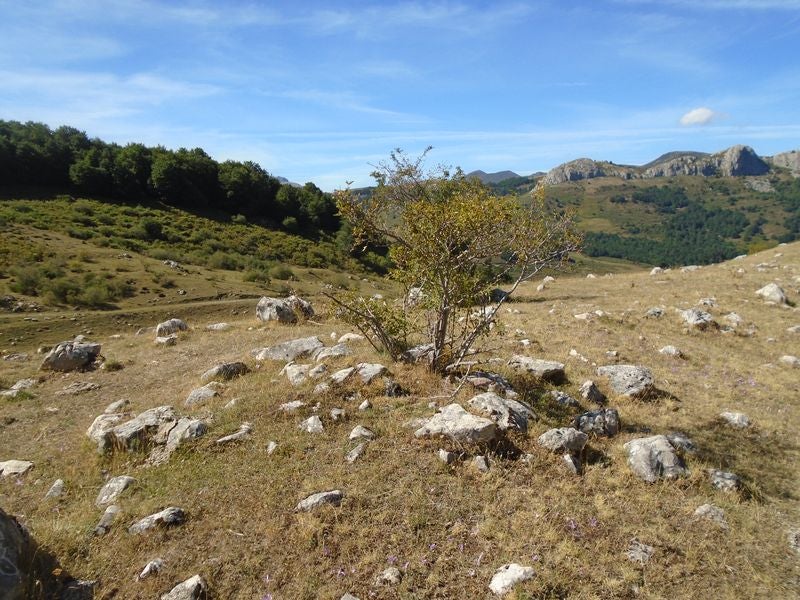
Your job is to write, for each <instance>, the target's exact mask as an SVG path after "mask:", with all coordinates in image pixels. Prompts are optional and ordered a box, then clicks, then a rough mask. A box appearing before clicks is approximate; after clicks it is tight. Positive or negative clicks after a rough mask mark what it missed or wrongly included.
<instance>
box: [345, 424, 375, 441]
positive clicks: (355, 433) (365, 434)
mask: <svg viewBox="0 0 800 600" xmlns="http://www.w3.org/2000/svg"><path fill="white" fill-rule="evenodd" d="M374 438H375V432H374V431H371V430H369V429H367V428H366V427H364V426H362V425H356V426H355V427H353V430H352V431H351V432H350V435H349V436H348V439H349V440H350V441H351V442H352V441H354V440H359V439H366V440H372V439H374Z"/></svg>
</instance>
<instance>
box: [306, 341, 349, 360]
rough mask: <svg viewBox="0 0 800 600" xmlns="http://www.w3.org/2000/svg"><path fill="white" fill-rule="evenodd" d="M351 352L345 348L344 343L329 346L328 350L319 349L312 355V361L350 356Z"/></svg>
mask: <svg viewBox="0 0 800 600" xmlns="http://www.w3.org/2000/svg"><path fill="white" fill-rule="evenodd" d="M351 354H352V351H351V350H350V348H348V347H347V344H345V343H344V342H342V343H339V344H336V345H335V346H330V347H328V348H320V349H319V350H317V351H316V352H315V353H314V355H313V356H314V360H316V361H317V362H321V361H323V360H325V359H326V358H339V357H341V356H350V355H351Z"/></svg>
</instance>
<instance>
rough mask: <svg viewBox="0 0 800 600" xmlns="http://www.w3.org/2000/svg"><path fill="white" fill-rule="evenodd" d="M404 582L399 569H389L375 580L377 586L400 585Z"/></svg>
mask: <svg viewBox="0 0 800 600" xmlns="http://www.w3.org/2000/svg"><path fill="white" fill-rule="evenodd" d="M402 580H403V573H402V572H401V571H400V569H398V568H397V567H389V568H388V569H386V570H384V572H383V573H381V574H380V575H378V576H377V577H376V578H375V585H379V586H380V585H399V584H400V582H401V581H402Z"/></svg>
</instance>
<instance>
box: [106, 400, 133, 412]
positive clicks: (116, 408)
mask: <svg viewBox="0 0 800 600" xmlns="http://www.w3.org/2000/svg"><path fill="white" fill-rule="evenodd" d="M128 404H130V402H128V401H127V400H117V401H116V402H112V403H111V404H109V405H108V406H106V408H105V410H104V411H103V413H104V414H107V415H113V414H114V413H119V412H122V411H123V410H124V409H125V407H126V406H128Z"/></svg>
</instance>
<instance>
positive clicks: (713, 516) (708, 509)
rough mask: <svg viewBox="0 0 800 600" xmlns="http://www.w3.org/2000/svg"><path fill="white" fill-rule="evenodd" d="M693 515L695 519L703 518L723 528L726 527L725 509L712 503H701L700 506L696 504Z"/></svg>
mask: <svg viewBox="0 0 800 600" xmlns="http://www.w3.org/2000/svg"><path fill="white" fill-rule="evenodd" d="M694 517H695V518H696V519H705V520H707V521H711V522H712V523H716V524H717V525H719V526H720V527H721V528H723V529H727V528H728V522H727V521H726V520H725V511H724V510H722V509H721V508H720V507H718V506H714V505H713V504H703V505H702V506H698V507H697V509H696V510H695V511H694Z"/></svg>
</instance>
